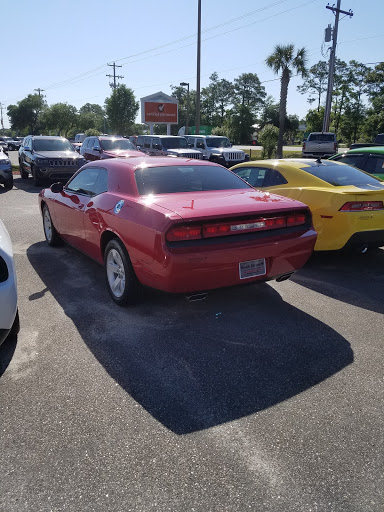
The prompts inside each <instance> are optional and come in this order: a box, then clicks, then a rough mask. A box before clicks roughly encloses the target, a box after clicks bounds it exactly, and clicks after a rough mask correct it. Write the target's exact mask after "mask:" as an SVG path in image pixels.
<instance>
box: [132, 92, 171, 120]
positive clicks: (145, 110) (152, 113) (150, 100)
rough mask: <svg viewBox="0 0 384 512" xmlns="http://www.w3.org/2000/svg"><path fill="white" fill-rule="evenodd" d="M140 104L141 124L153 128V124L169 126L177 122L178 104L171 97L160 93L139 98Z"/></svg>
mask: <svg viewBox="0 0 384 512" xmlns="http://www.w3.org/2000/svg"><path fill="white" fill-rule="evenodd" d="M140 103H141V122H142V123H146V124H148V125H150V126H153V125H154V124H167V125H171V124H177V123H178V122H179V119H178V106H179V102H178V100H177V99H176V98H173V97H172V96H168V95H167V94H164V93H163V92H161V91H160V92H156V93H155V94H151V95H150V96H146V97H145V98H141V99H140ZM169 128H170V127H169Z"/></svg>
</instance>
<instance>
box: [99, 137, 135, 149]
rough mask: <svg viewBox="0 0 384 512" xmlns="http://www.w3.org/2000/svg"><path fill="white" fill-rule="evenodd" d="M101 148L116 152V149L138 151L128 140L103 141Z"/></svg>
mask: <svg viewBox="0 0 384 512" xmlns="http://www.w3.org/2000/svg"><path fill="white" fill-rule="evenodd" d="M100 146H101V147H102V149H104V150H106V151H115V150H116V149H136V148H135V146H134V145H133V144H132V142H130V141H129V140H128V139H101V140H100Z"/></svg>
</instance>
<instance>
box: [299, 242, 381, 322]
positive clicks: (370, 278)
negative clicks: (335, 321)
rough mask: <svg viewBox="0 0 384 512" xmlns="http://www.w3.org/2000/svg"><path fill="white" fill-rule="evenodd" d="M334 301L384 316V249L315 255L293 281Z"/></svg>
mask: <svg viewBox="0 0 384 512" xmlns="http://www.w3.org/2000/svg"><path fill="white" fill-rule="evenodd" d="M291 280H292V281H294V282H295V283H296V284H299V285H301V286H304V287H305V288H309V289H311V290H313V291H316V292H318V293H321V294H323V295H327V296H328V297H332V298H333V299H336V300H339V301H342V302H345V303H347V304H351V305H353V306H357V307H359V308H364V309H368V310H370V311H374V312H376V313H384V249H370V250H369V251H368V252H367V253H366V254H357V253H353V252H349V253H348V252H326V253H315V254H314V255H313V256H312V257H311V259H310V260H309V261H308V263H307V264H306V265H305V267H304V268H303V269H301V270H300V272H298V273H296V274H294V275H293V276H292V278H291Z"/></svg>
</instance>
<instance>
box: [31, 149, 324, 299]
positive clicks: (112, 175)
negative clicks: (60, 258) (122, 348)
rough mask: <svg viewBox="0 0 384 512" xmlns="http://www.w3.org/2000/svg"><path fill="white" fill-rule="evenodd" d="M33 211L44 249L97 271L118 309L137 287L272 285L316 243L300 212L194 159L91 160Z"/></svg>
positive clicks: (44, 194) (306, 214)
mask: <svg viewBox="0 0 384 512" xmlns="http://www.w3.org/2000/svg"><path fill="white" fill-rule="evenodd" d="M39 203H40V208H41V212H42V216H43V226H44V233H45V237H46V240H47V242H48V244H49V245H57V244H58V243H60V242H61V240H62V239H63V240H65V241H66V242H68V243H69V244H71V245H72V246H74V247H75V248H77V249H79V250H81V251H82V252H84V253H85V254H87V255H88V256H90V257H91V258H93V259H94V260H96V261H98V262H99V263H101V264H103V265H104V268H105V273H106V281H107V286H108V290H109V293H110V295H111V297H112V299H113V300H114V301H115V302H116V303H117V304H119V305H126V304H128V303H132V302H134V301H135V299H136V297H137V294H138V291H139V288H140V285H145V286H150V287H152V288H157V289H160V290H164V291H167V292H174V293H185V294H188V295H192V294H195V293H197V292H201V291H207V290H212V289H215V288H221V287H226V286H233V285H239V284H247V283H251V282H260V281H268V280H271V279H277V280H278V281H282V280H284V279H287V278H288V277H290V275H291V274H292V273H293V272H295V270H297V269H299V268H300V267H302V266H303V265H304V264H305V262H306V261H307V260H308V258H309V256H310V255H311V253H312V250H313V247H314V245H315V242H316V236H317V234H316V232H315V231H314V229H313V226H312V218H311V213H310V211H309V209H308V207H307V206H306V205H304V204H303V203H301V202H299V201H295V200H292V199H288V198H286V197H281V196H277V195H274V194H270V193H268V192H267V193H265V192H258V191H256V190H254V189H253V188H252V187H250V186H249V185H248V184H247V183H246V182H245V181H243V180H242V179H241V178H239V177H238V176H236V174H234V173H232V172H231V171H229V170H228V169H225V168H224V167H222V166H220V165H217V164H214V163H211V162H207V161H204V160H189V159H184V158H171V157H158V158H156V157H137V158H136V157H133V158H130V159H118V158H117V159H109V160H103V161H98V162H91V163H89V164H86V165H84V166H83V167H82V168H81V169H79V171H78V172H77V173H76V174H75V175H74V176H73V177H72V178H71V179H70V180H69V181H68V183H67V184H66V185H64V186H63V185H62V184H61V183H55V184H53V185H52V186H51V188H50V189H49V188H48V189H44V190H42V191H41V192H40V195H39Z"/></svg>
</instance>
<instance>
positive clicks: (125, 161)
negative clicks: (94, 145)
mask: <svg viewBox="0 0 384 512" xmlns="http://www.w3.org/2000/svg"><path fill="white" fill-rule="evenodd" d="M92 165H97V166H98V167H100V166H101V165H102V166H103V167H106V168H111V169H113V168H114V167H119V168H122V167H123V166H124V167H126V168H127V169H131V170H136V169H139V168H140V167H165V166H169V165H171V166H173V165H174V166H177V165H178V166H180V165H209V166H215V167H217V166H218V164H216V163H214V162H209V161H208V160H200V159H196V158H178V157H173V156H148V155H143V156H131V157H129V158H107V159H105V160H103V161H102V164H101V161H100V160H96V161H94V162H89V163H88V164H86V166H87V167H92ZM220 167H221V166H220Z"/></svg>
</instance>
